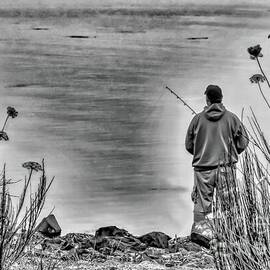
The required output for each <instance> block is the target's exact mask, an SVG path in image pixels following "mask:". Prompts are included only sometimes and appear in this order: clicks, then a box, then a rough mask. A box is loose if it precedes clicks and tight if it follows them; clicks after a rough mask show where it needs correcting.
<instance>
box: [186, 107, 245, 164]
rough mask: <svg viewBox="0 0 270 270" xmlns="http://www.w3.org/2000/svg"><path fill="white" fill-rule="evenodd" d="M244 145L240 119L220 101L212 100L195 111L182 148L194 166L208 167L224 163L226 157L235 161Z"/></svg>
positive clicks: (243, 132) (243, 133) (226, 161)
mask: <svg viewBox="0 0 270 270" xmlns="http://www.w3.org/2000/svg"><path fill="white" fill-rule="evenodd" d="M247 144H248V137H247V134H246V131H245V129H244V127H243V125H242V123H241V121H240V120H239V119H238V117H237V116H236V115H235V114H233V113H232V112H230V111H227V110H226V109H225V107H224V106H223V104H222V103H213V104H211V105H209V106H207V107H205V108H204V110H203V111H202V112H201V113H199V114H197V115H196V116H195V117H194V118H193V119H192V121H191V123H190V125H189V128H188V131H187V136H186V149H187V151H188V152H190V153H191V154H192V155H193V162H192V165H193V167H194V168H195V169H211V168H214V167H217V166H218V165H219V164H224V163H228V159H230V162H233V163H236V162H237V161H238V154H240V153H241V152H242V151H243V150H244V149H245V148H246V146H247Z"/></svg>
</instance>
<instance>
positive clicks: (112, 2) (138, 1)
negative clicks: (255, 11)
mask: <svg viewBox="0 0 270 270" xmlns="http://www.w3.org/2000/svg"><path fill="white" fill-rule="evenodd" d="M267 3H269V1H268V0H223V1H222V4H267ZM181 4H221V1H219V0H102V1H101V0H76V1H74V0H13V1H10V0H1V3H0V8H26V7H27V8H28V7H32V8H48V7H49V8H55V7H69V8H81V7H88V8H89V7H100V6H101V7H102V6H117V7H119V6H122V7H124V6H148V5H150V6H152V7H153V6H155V7H159V6H171V5H181Z"/></svg>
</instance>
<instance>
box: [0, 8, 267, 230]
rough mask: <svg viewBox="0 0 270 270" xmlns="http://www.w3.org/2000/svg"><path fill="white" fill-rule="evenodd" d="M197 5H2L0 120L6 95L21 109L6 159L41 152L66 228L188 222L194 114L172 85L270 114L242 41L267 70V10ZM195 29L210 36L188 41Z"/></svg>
mask: <svg viewBox="0 0 270 270" xmlns="http://www.w3.org/2000/svg"><path fill="white" fill-rule="evenodd" d="M199 10H200V9H195V10H189V9H187V11H185V12H183V10H181V9H179V10H177V11H175V10H166V11H162V12H163V13H162V12H161V11H159V12H157V11H149V10H148V11H144V12H132V13H131V12H130V11H120V12H119V11H118V12H115V11H111V10H109V11H108V10H107V11H106V12H105V11H104V12H101V13H99V14H96V13H95V14H94V13H93V12H92V11H88V12H82V11H74V10H73V11H70V12H69V13H66V12H63V11H61V12H59V13H57V12H56V13H55V12H54V13H53V14H48V13H47V12H45V11H44V12H43V13H42V12H39V13H35V12H34V13H33V11H31V12H32V13H31V12H30V13H29V12H28V13H27V12H26V13H25V12H23V13H22V14H21V15H20V16H18V15H14V13H6V12H4V13H3V12H2V13H1V16H2V17H1V18H0V31H1V38H0V84H1V88H0V91H1V92H0V93H1V104H0V109H1V111H2V117H1V118H0V120H1V121H2V122H3V121H4V117H5V115H4V114H5V110H6V107H7V106H9V105H11V106H14V107H15V108H16V109H17V110H18V111H19V117H18V118H16V119H14V120H10V122H9V123H8V126H7V131H8V134H9V136H10V141H9V142H8V143H1V146H0V147H1V153H2V154H1V163H2V164H3V163H4V162H6V163H7V167H8V172H9V175H10V176H12V177H15V178H21V177H22V176H23V175H24V173H25V171H24V170H23V169H22V168H21V163H23V162H24V161H28V160H35V161H41V159H42V158H45V160H46V164H47V172H48V174H49V176H55V177H56V179H55V182H54V184H53V187H52V189H51V191H50V193H49V195H48V201H47V204H46V207H45V209H44V215H47V214H48V213H49V212H50V210H51V209H52V208H53V207H54V206H55V210H54V213H55V215H56V216H57V218H58V220H59V223H60V225H61V226H62V228H63V232H64V233H66V232H70V231H80V232H82V231H90V232H92V231H94V230H95V229H97V228H98V227H99V226H106V225H117V226H119V227H124V228H126V229H128V230H129V231H130V232H132V233H134V234H142V233H145V232H148V231H153V230H161V231H164V232H166V233H168V234H171V235H173V234H175V233H176V234H186V233H188V232H189V229H190V225H191V222H192V204H191V201H190V191H191V188H192V184H193V178H192V168H191V157H190V156H189V155H188V154H187V153H186V152H185V150H184V138H185V132H186V129H187V126H188V124H189V122H190V120H191V118H192V115H191V113H190V112H189V111H188V110H187V108H185V107H184V106H182V104H180V103H179V102H178V101H177V100H176V99H175V98H174V97H173V96H171V95H170V94H169V93H168V92H166V90H165V89H164V86H165V85H169V86H170V87H172V88H174V89H176V90H177V91H178V93H180V94H181V95H182V96H183V97H184V98H185V99H186V100H187V101H188V102H189V104H190V105H192V106H193V107H194V109H195V110H196V111H199V110H201V109H202V108H203V106H204V97H203V92H204V89H205V87H206V86H207V85H208V84H210V83H216V84H219V85H220V86H221V87H222V88H223V89H224V96H225V99H224V103H225V105H227V107H228V108H229V109H231V110H233V111H235V112H236V113H238V114H239V113H240V111H241V109H242V107H243V106H245V107H247V106H249V105H250V104H252V105H253V106H255V108H256V112H257V114H258V116H259V117H261V116H263V115H264V114H265V113H266V112H267V110H266V107H265V105H264V103H263V102H262V99H261V97H260V96H259V95H258V89H256V87H255V86H253V85H251V84H250V83H249V81H248V78H249V77H250V76H251V75H252V74H253V73H257V72H258V68H257V66H256V63H255V62H253V61H251V60H249V57H248V55H247V52H246V49H247V47H249V46H252V45H256V44H257V43H260V44H261V45H262V46H263V48H264V52H263V53H264V57H265V58H264V62H263V65H264V66H265V68H266V69H268V70H270V66H269V61H268V62H267V61H266V59H268V60H269V57H270V55H269V40H267V36H268V34H269V15H270V13H268V12H267V10H261V9H257V10H254V9H251V8H249V9H248V10H245V8H244V7H239V8H238V9H237V10H235V9H230V8H227V9H226V10H225V11H224V9H220V8H217V10H209V9H205V10H204V11H203V12H201V11H199ZM31 14H32V15H31ZM268 14H269V15H268ZM258 15H259V16H258ZM34 27H44V28H48V30H40V31H37V30H33V28H34ZM70 35H87V36H89V38H87V39H72V38H69V37H68V36H70ZM197 36H199V37H200V36H207V37H209V39H207V40H197V41H196V40H195V41H194V40H188V39H187V38H189V37H197ZM267 90H268V89H266V91H267ZM268 91H269V90H268ZM264 119H265V117H264ZM265 121H266V120H265ZM265 127H266V128H268V126H267V122H265ZM14 192H15V193H16V192H17V191H16V190H14Z"/></svg>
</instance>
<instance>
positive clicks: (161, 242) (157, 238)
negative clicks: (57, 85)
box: [138, 232, 171, 248]
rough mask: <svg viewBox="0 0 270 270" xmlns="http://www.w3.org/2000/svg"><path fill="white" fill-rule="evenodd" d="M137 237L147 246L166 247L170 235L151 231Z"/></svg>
mask: <svg viewBox="0 0 270 270" xmlns="http://www.w3.org/2000/svg"><path fill="white" fill-rule="evenodd" d="M138 239H139V240H140V241H141V242H143V243H145V244H146V245H147V246H149V247H156V248H168V247H169V245H168V242H169V240H170V239H171V237H170V236H168V235H167V234H165V233H162V232H151V233H147V234H145V235H142V236H140V237H138Z"/></svg>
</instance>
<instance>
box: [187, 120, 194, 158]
mask: <svg viewBox="0 0 270 270" xmlns="http://www.w3.org/2000/svg"><path fill="white" fill-rule="evenodd" d="M194 122H195V117H194V118H193V119H192V121H191V122H190V124H189V127H188V130H187V134H186V140H185V146H186V150H187V151H188V152H189V153H190V154H192V155H193V153H194V141H193V140H194Z"/></svg>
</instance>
